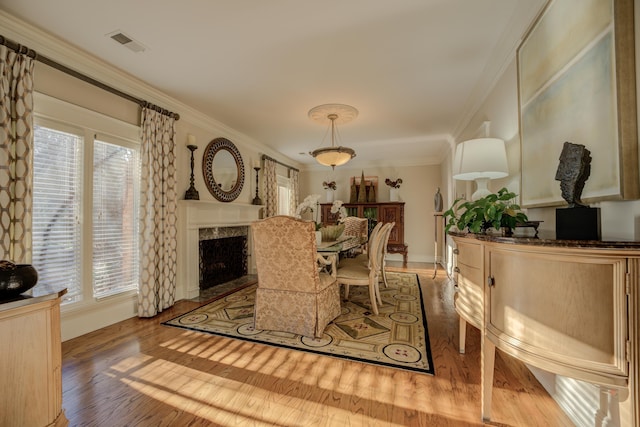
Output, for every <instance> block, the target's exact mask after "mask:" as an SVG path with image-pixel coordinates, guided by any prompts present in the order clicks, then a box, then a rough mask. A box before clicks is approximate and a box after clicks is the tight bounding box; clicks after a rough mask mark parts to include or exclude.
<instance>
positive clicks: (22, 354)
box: [0, 287, 68, 427]
mask: <svg viewBox="0 0 640 427" xmlns="http://www.w3.org/2000/svg"><path fill="white" fill-rule="evenodd" d="M37 291H38V287H36V288H34V293H37ZM65 292H66V290H61V291H59V292H55V291H54V292H51V293H49V292H47V293H45V294H44V295H42V296H34V297H22V296H21V297H19V298H18V299H16V300H13V301H10V302H3V303H0V342H1V343H2V344H1V345H2V346H3V347H2V361H1V363H0V378H2V383H3V385H4V386H5V387H4V388H3V391H2V397H0V426H7V427H9V426H15V427H22V426H29V427H32V426H33V427H43V426H48V427H54V426H55V427H63V426H67V425H68V421H67V418H66V417H65V415H64V411H63V409H62V344H61V338H60V297H61V296H62V295H64V293H65Z"/></svg>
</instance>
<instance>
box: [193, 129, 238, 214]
mask: <svg viewBox="0 0 640 427" xmlns="http://www.w3.org/2000/svg"><path fill="white" fill-rule="evenodd" d="M202 174H203V175H204V182H205V183H206V184H207V188H208V189H209V192H210V193H211V194H212V195H213V197H215V198H216V199H217V200H220V201H221V202H232V201H234V200H235V199H237V198H238V196H239V195H240V192H241V191H242V186H243V185H244V163H243V162H242V156H241V155H240V151H238V149H237V148H236V146H235V145H234V144H233V142H231V141H229V140H228V139H226V138H216V139H214V140H213V141H211V142H210V143H209V145H207V148H205V150H204V155H203V157H202Z"/></svg>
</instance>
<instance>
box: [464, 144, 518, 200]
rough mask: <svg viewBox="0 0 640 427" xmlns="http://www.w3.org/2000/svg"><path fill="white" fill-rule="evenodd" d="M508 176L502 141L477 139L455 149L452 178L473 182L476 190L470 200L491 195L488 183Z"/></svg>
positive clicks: (505, 153) (505, 152) (505, 154)
mask: <svg viewBox="0 0 640 427" xmlns="http://www.w3.org/2000/svg"><path fill="white" fill-rule="evenodd" d="M507 175H509V166H508V164H507V151H506V150H505V147H504V141H503V140H502V139H498V138H477V139H470V140H468V141H464V142H461V143H460V144H458V146H457V147H456V155H455V158H454V160H453V178H454V179H457V180H460V181H475V182H476V185H477V190H476V191H475V193H473V194H472V195H471V200H478V199H480V198H482V197H485V196H487V195H489V194H491V191H489V189H488V188H487V185H488V184H489V181H490V180H492V179H497V178H504V177H505V176H507Z"/></svg>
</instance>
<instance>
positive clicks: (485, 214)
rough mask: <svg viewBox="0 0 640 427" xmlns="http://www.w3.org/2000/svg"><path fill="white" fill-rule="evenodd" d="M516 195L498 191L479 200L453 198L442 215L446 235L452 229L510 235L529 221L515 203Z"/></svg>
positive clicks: (503, 189)
mask: <svg viewBox="0 0 640 427" xmlns="http://www.w3.org/2000/svg"><path fill="white" fill-rule="evenodd" d="M515 197H516V194H515V193H512V192H510V191H509V190H507V189H506V188H501V189H500V190H498V192H497V193H493V194H489V195H488V196H485V197H482V198H480V199H478V200H474V201H467V200H464V199H456V200H455V201H454V202H453V205H451V208H449V209H448V210H447V211H445V212H444V213H443V214H442V215H443V216H444V219H445V223H446V226H445V233H446V232H449V230H450V229H451V227H454V226H455V227H456V228H457V229H458V230H460V231H464V230H465V229H468V231H469V232H470V233H476V234H486V233H487V230H488V229H489V228H491V227H493V228H495V229H496V230H502V229H503V228H504V229H505V231H506V234H507V235H511V233H512V230H513V229H514V228H515V227H516V225H517V224H519V223H525V222H527V221H528V218H527V215H526V214H525V213H524V212H522V210H521V208H520V206H519V205H518V204H516V203H515V202H514V199H515Z"/></svg>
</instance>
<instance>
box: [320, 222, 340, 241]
mask: <svg viewBox="0 0 640 427" xmlns="http://www.w3.org/2000/svg"><path fill="white" fill-rule="evenodd" d="M344 227H345V225H344V224H338V225H326V226H324V227H322V228H321V229H320V233H321V234H322V241H323V242H335V241H336V240H338V238H339V237H340V236H342V233H343V232H344Z"/></svg>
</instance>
